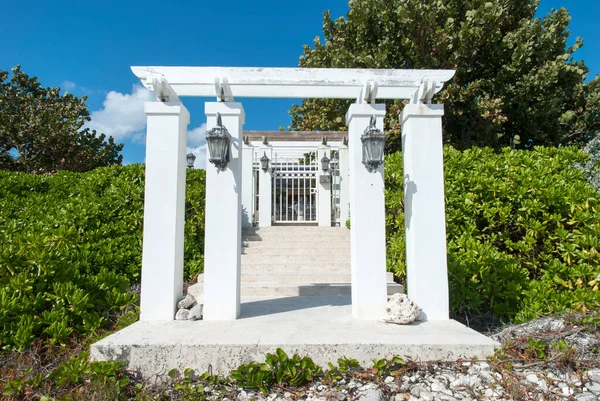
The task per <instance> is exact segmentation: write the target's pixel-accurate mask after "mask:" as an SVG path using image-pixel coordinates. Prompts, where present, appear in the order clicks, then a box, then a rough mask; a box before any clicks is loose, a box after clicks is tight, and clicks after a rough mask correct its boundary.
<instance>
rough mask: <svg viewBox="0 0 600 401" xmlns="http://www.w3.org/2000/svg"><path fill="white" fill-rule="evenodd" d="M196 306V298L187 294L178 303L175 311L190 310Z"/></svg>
mask: <svg viewBox="0 0 600 401" xmlns="http://www.w3.org/2000/svg"><path fill="white" fill-rule="evenodd" d="M194 305H196V298H194V296H193V295H190V294H187V295H186V296H185V297H184V298H183V299H182V300H181V301H179V303H178V304H177V309H190V308H191V307H192V306H194Z"/></svg>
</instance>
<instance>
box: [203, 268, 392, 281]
mask: <svg viewBox="0 0 600 401" xmlns="http://www.w3.org/2000/svg"><path fill="white" fill-rule="evenodd" d="M350 280H351V275H350V272H347V273H338V272H334V273H331V272H305V273H298V272H290V273H282V272H250V273H248V272H245V271H243V270H242V283H244V284H249V283H264V282H279V283H291V284H327V283H349V282H350ZM386 280H387V282H388V283H390V284H393V283H394V273H391V272H388V273H386ZM198 282H199V283H203V282H204V275H203V274H201V275H199V276H198Z"/></svg>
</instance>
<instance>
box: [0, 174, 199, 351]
mask: <svg viewBox="0 0 600 401" xmlns="http://www.w3.org/2000/svg"><path fill="white" fill-rule="evenodd" d="M143 184H144V169H143V166H142V165H131V166H127V167H120V166H119V167H108V168H100V169H96V170H93V171H90V172H87V173H72V172H60V173H58V174H55V175H51V176H45V175H31V174H23V173H9V172H4V171H0V237H1V238H2V242H0V342H1V343H0V345H1V346H2V347H3V348H5V349H6V348H17V349H24V348H26V347H28V346H29V345H30V344H31V343H32V342H33V340H34V339H36V338H39V337H41V338H44V339H49V340H51V342H58V343H64V342H65V341H66V340H67V339H68V338H69V337H70V336H72V335H73V334H75V333H79V334H88V333H93V332H95V331H96V330H97V329H99V328H101V327H104V326H106V324H107V321H108V318H109V316H110V314H111V313H112V312H114V311H119V310H122V309H124V308H126V307H127V306H128V305H131V304H132V303H137V295H135V293H133V292H128V291H127V289H128V288H130V287H131V286H132V285H133V284H136V283H138V282H139V278H140V265H141V246H142V223H143V195H144V185H143ZM187 193H188V201H187V202H186V212H187V213H186V214H187V219H186V220H187V221H186V228H185V229H186V242H185V253H186V255H185V259H186V273H187V276H188V277H189V276H190V275H191V274H195V273H197V272H199V271H201V270H202V251H203V231H204V230H203V220H204V211H203V205H204V199H203V198H204V172H203V171H199V170H194V171H189V174H188V192H187Z"/></svg>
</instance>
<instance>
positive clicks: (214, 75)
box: [131, 67, 455, 99]
mask: <svg viewBox="0 0 600 401" xmlns="http://www.w3.org/2000/svg"><path fill="white" fill-rule="evenodd" d="M131 70H132V71H133V73H134V74H135V75H136V76H137V77H138V78H139V79H140V80H141V82H142V84H143V85H144V86H145V87H146V88H148V89H150V90H153V88H152V82H151V80H149V79H148V78H149V77H151V76H153V74H160V75H162V76H164V78H165V79H166V80H167V82H168V83H169V85H170V86H171V87H172V88H173V90H175V92H176V93H177V94H178V95H179V96H201V97H218V96H220V95H221V94H220V93H219V94H218V93H217V89H216V88H215V83H216V82H220V81H219V80H223V79H224V78H225V79H226V81H227V83H228V84H229V88H230V89H231V94H232V96H235V97H236V98H240V97H264V98H330V99H356V98H357V96H359V95H360V93H361V90H362V89H363V88H364V87H365V84H367V83H369V82H373V83H376V86H377V91H376V92H377V93H376V99H410V98H412V97H413V96H414V94H415V92H416V91H418V89H419V87H420V86H421V84H422V83H423V82H425V81H429V82H432V83H435V92H439V91H440V90H441V89H442V87H443V85H444V83H445V82H447V81H448V80H449V79H451V78H452V77H453V76H454V73H455V71H453V70H383V69H382V70H379V69H353V68H259V67H131Z"/></svg>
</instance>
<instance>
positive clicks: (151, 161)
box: [140, 102, 190, 320]
mask: <svg viewBox="0 0 600 401" xmlns="http://www.w3.org/2000/svg"><path fill="white" fill-rule="evenodd" d="M144 110H145V112H146V115H147V119H148V120H147V129H146V178H145V182H146V183H145V195H144V240H143V250H142V282H141V294H140V320H173V319H174V318H175V311H176V306H177V301H179V299H180V298H181V296H182V292H183V228H184V222H185V174H186V171H185V169H186V160H185V150H186V144H187V126H188V124H189V122H190V114H189V113H188V111H187V110H186V108H185V107H184V106H183V105H182V104H175V103H170V104H169V103H161V102H148V103H146V104H145V106H144Z"/></svg>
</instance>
